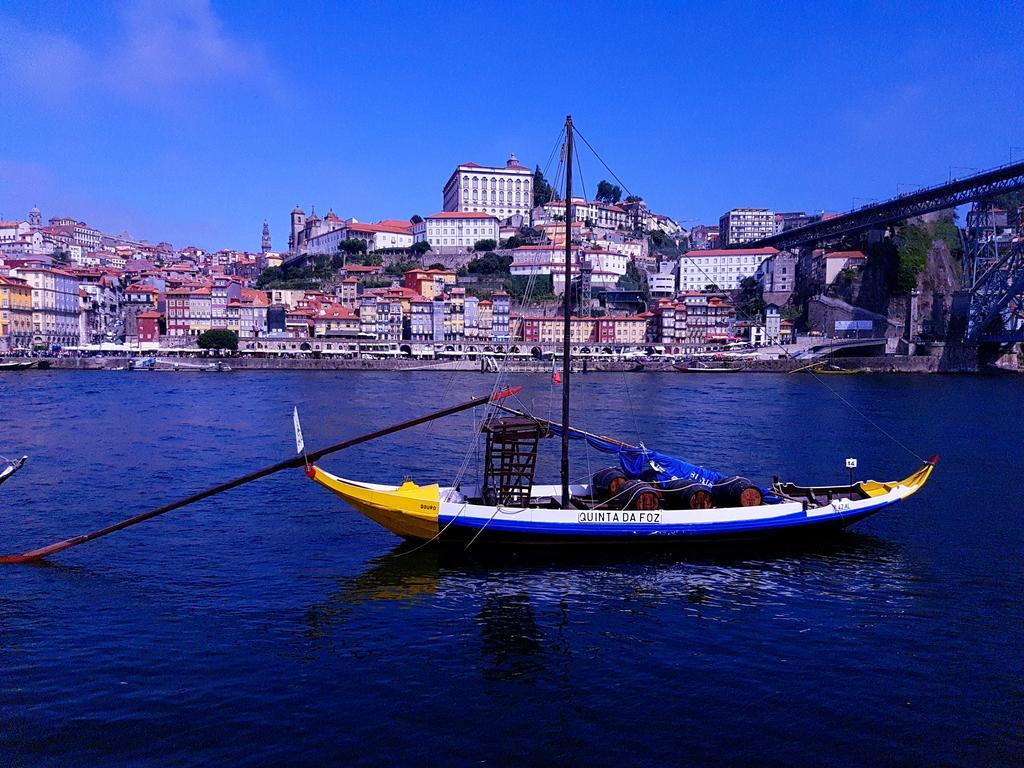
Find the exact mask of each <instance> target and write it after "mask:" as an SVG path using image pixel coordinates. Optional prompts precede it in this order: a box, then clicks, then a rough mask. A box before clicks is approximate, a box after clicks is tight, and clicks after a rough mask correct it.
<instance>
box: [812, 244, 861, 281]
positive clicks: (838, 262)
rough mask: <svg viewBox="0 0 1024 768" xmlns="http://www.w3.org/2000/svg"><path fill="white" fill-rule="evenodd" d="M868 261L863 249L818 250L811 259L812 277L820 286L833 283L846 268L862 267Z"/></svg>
mask: <svg viewBox="0 0 1024 768" xmlns="http://www.w3.org/2000/svg"><path fill="white" fill-rule="evenodd" d="M865 263H867V256H865V255H864V254H863V253H862V252H861V251H821V252H818V251H816V252H815V253H814V255H813V256H812V260H811V270H812V274H811V279H812V281H813V282H814V283H815V284H817V285H818V286H826V285H832V283H834V282H835V281H836V278H837V277H839V275H840V273H842V272H843V270H845V269H860V268H862V267H863V266H864V264H865Z"/></svg>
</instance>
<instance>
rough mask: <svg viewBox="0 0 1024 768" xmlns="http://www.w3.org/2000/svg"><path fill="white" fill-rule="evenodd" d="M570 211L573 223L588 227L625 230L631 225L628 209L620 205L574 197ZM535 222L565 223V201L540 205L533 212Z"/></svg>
mask: <svg viewBox="0 0 1024 768" xmlns="http://www.w3.org/2000/svg"><path fill="white" fill-rule="evenodd" d="M569 210H570V213H571V214H572V221H574V222H583V223H584V224H585V225H586V226H588V227H599V228H603V229H624V228H625V227H626V226H627V225H628V224H629V217H628V214H627V213H626V209H625V208H623V207H622V206H619V205H611V204H609V203H602V202H599V201H597V200H593V201H587V200H586V199H584V198H582V197H574V198H573V199H572V204H571V205H570V208H569ZM533 221H534V223H535V224H551V223H553V222H558V221H562V222H564V221H565V201H564V200H552V201H551V202H548V203H545V204H544V205H538V206H537V207H536V208H534V210H533ZM563 226H564V225H563Z"/></svg>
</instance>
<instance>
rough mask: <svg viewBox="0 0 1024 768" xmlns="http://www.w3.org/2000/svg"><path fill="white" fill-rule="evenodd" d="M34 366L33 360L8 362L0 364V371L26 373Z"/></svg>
mask: <svg viewBox="0 0 1024 768" xmlns="http://www.w3.org/2000/svg"><path fill="white" fill-rule="evenodd" d="M35 364H36V361H35V360H8V361H6V362H0V371H27V370H28V369H29V368H31V367H32V366H34V365H35Z"/></svg>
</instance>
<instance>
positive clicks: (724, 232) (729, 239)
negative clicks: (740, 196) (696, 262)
mask: <svg viewBox="0 0 1024 768" xmlns="http://www.w3.org/2000/svg"><path fill="white" fill-rule="evenodd" d="M718 231H719V235H720V237H721V241H722V245H723V246H725V245H740V244H742V243H749V242H750V241H751V240H760V239H761V238H764V237H771V236H772V235H774V234H775V212H774V211H772V210H769V209H768V208H733V209H732V210H731V211H728V212H726V213H724V214H722V217H721V218H720V219H719V220H718Z"/></svg>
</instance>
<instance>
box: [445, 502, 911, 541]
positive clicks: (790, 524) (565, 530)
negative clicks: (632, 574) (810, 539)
mask: <svg viewBox="0 0 1024 768" xmlns="http://www.w3.org/2000/svg"><path fill="white" fill-rule="evenodd" d="M897 501H898V499H894V500H893V501H887V502H884V503H882V504H875V505H873V506H870V507H864V508H861V509H857V510H855V511H852V512H850V513H845V514H844V513H841V512H837V513H834V514H829V515H820V516H818V517H808V516H807V513H806V512H803V511H800V512H795V513H793V514H791V515H781V516H779V517H775V518H772V519H770V520H735V521H729V522H721V523H683V524H675V525H661V524H648V525H622V524H616V523H538V522H532V521H531V522H523V521H518V520H500V519H497V518H495V519H493V520H491V521H490V522H488V521H487V519H486V518H472V517H466V516H463V515H444V514H442V515H439V516H438V521H439V522H440V523H441V524H442V525H447V524H449V523H451V525H453V526H457V527H459V528H469V529H472V530H478V529H480V528H486V529H487V530H493V531H504V532H513V533H529V534H563V535H569V534H571V535H575V536H580V535H584V536H595V537H597V536H637V537H644V536H673V535H675V536H687V535H706V534H715V533H743V532H749V531H760V530H764V531H767V530H772V529H776V528H794V527H800V526H803V525H806V526H808V527H811V526H813V525H816V524H819V523H825V522H837V521H845V522H847V523H848V524H850V523H854V522H857V521H858V520H862V519H863V518H865V517H867V516H868V515H870V514H872V513H873V512H876V511H878V510H879V509H882V508H883V507H887V506H890V505H891V504H895V503H896V502H897Z"/></svg>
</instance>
